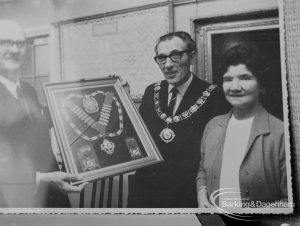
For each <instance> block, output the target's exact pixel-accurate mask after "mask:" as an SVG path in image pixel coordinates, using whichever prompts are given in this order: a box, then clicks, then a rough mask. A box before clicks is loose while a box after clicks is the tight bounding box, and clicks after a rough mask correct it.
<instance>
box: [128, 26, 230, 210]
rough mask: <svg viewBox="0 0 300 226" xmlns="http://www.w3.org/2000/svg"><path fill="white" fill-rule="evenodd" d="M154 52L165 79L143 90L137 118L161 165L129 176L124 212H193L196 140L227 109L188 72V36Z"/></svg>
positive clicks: (166, 39)
mask: <svg viewBox="0 0 300 226" xmlns="http://www.w3.org/2000/svg"><path fill="white" fill-rule="evenodd" d="M155 53H156V56H155V57H154V60H155V62H156V63H157V64H158V66H159V68H160V69H161V71H162V73H163V75H164V78H165V80H163V81H158V82H156V83H154V84H151V85H150V86H148V87H147V88H146V91H145V94H144V96H143V99H142V103H141V106H140V113H141V116H142V118H143V120H144V122H145V124H146V126H147V128H148V130H149V131H150V133H151V135H152V137H153V139H154V141H155V143H156V145H157V147H158V149H159V151H160V153H161V154H162V156H163V158H164V160H165V161H164V162H163V163H161V164H157V165H154V166H150V167H147V168H144V169H140V170H138V171H137V172H136V174H135V175H132V176H131V177H130V180H129V197H128V207H135V208H137V207H143V208H177V207H180V208H183V207H187V208H197V195H196V187H195V176H196V175H197V167H198V166H197V162H198V161H199V160H200V154H199V147H200V139H199V137H201V136H202V132H203V129H204V127H205V125H206V123H207V122H208V121H209V120H210V119H211V118H213V117H214V116H216V115H219V114H221V113H222V112H224V111H225V112H226V110H227V109H228V106H227V104H226V101H225V98H224V96H223V94H222V92H221V90H220V89H219V88H218V87H216V86H214V85H211V84H209V83H207V82H205V81H203V80H201V79H199V78H198V77H199V76H196V75H194V74H193V73H191V71H190V66H191V64H192V62H193V60H194V58H195V55H196V43H195V42H194V40H193V39H192V38H191V36H190V35H189V34H188V33H186V32H182V31H177V32H173V33H168V34H166V35H163V36H162V37H160V38H159V40H158V42H157V44H156V46H155Z"/></svg>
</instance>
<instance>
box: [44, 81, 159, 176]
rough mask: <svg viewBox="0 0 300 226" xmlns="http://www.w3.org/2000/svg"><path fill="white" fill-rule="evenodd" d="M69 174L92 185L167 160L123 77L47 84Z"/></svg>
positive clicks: (57, 135)
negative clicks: (94, 182) (148, 128)
mask: <svg viewBox="0 0 300 226" xmlns="http://www.w3.org/2000/svg"><path fill="white" fill-rule="evenodd" d="M44 92H45V95H46V100H47V103H48V106H49V110H50V114H51V118H52V121H53V126H54V130H55V134H56V138H57V142H58V146H59V148H60V152H61V155H62V157H63V161H64V164H65V167H66V170H67V172H69V173H73V174H77V175H80V176H82V178H83V181H94V180H100V179H102V178H106V177H110V176H113V175H117V174H122V173H126V172H129V171H134V170H136V169H138V168H142V167H146V166H149V165H152V164H156V163H159V162H161V161H163V158H162V156H161V154H160V153H159V151H158V149H157V147H156V145H155V143H154V141H153V140H152V138H151V136H150V133H149V132H148V130H147V128H146V126H145V125H144V123H143V121H142V119H141V116H140V115H139V113H138V110H137V109H136V107H135V104H134V102H133V101H132V99H131V97H130V95H129V93H128V92H127V90H126V89H125V88H124V87H123V85H122V83H121V80H120V78H119V77H112V78H111V77H106V78H101V79H93V80H81V81H72V82H59V83H45V84H44Z"/></svg>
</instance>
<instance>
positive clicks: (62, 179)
mask: <svg viewBox="0 0 300 226" xmlns="http://www.w3.org/2000/svg"><path fill="white" fill-rule="evenodd" d="M80 180H81V178H80V177H78V176H76V175H73V174H69V173H65V172H59V171H57V172H49V173H39V183H47V184H51V185H54V186H55V187H56V188H58V189H59V190H61V191H62V192H65V193H73V192H81V191H82V190H83V188H84V187H85V186H86V185H87V184H88V182H83V183H82V184H79V185H71V184H70V183H69V182H78V181H80Z"/></svg>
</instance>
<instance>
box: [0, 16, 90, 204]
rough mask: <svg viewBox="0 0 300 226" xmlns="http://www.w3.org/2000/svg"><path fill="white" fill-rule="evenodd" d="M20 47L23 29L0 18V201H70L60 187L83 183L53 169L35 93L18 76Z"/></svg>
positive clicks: (68, 188)
mask: <svg viewBox="0 0 300 226" xmlns="http://www.w3.org/2000/svg"><path fill="white" fill-rule="evenodd" d="M26 47H27V42H26V36H25V32H24V30H23V29H22V28H21V27H20V26H19V25H18V24H16V23H15V22H13V21H9V20H0V207H1V208H2V207H22V208H23V207H70V203H69V200H68V197H67V195H66V193H70V192H80V191H81V190H82V189H83V187H84V186H85V185H86V183H82V184H81V185H79V186H73V185H71V184H69V182H72V181H78V180H79V179H80V178H78V177H77V176H76V175H71V174H68V173H65V172H60V171H59V169H58V165H57V163H56V161H55V157H54V154H53V152H52V149H51V143H50V136H49V130H48V129H49V128H48V126H47V123H46V122H47V120H46V118H45V115H44V114H42V111H41V106H40V105H39V103H38V97H37V94H36V92H35V90H34V89H33V88H32V87H31V86H30V85H29V84H26V83H23V82H20V80H19V71H20V67H21V65H22V63H23V59H24V56H25V52H26ZM45 63H47V62H45Z"/></svg>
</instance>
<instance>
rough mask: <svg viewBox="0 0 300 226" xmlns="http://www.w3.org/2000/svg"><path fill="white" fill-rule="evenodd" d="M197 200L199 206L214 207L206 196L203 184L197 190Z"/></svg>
mask: <svg viewBox="0 0 300 226" xmlns="http://www.w3.org/2000/svg"><path fill="white" fill-rule="evenodd" d="M197 200H198V207H199V208H214V206H213V205H212V204H211V203H210V202H209V200H208V198H207V190H206V187H205V186H203V187H201V188H200V190H199V191H198V195H197Z"/></svg>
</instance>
